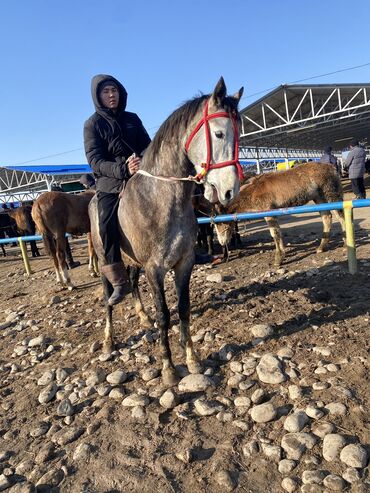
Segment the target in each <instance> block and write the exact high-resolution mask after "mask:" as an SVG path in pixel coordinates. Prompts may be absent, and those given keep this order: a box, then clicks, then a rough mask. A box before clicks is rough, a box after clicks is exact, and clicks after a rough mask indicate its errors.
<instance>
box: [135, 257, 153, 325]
mask: <svg viewBox="0 0 370 493" xmlns="http://www.w3.org/2000/svg"><path fill="white" fill-rule="evenodd" d="M129 276H130V281H131V284H132V298H133V300H134V306H135V312H136V315H137V316H138V317H139V318H140V325H141V327H143V328H144V329H150V328H152V327H153V326H154V323H153V320H151V318H150V317H149V315H148V314H147V313H146V311H145V309H144V306H143V302H142V300H141V296H140V291H139V276H140V267H132V266H130V267H129Z"/></svg>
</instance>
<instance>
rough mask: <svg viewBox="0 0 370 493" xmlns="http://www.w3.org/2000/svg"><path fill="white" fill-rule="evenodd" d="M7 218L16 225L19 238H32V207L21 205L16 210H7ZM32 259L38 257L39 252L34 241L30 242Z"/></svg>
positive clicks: (33, 228)
mask: <svg viewBox="0 0 370 493" xmlns="http://www.w3.org/2000/svg"><path fill="white" fill-rule="evenodd" d="M8 214H9V216H10V217H11V218H12V219H14V221H15V223H16V225H17V233H18V234H19V235H21V236H33V235H35V232H36V226H35V222H34V220H33V219H32V206H31V205H21V206H20V207H17V208H16V209H9V211H8ZM30 246H31V253H32V257H39V256H40V252H39V250H38V248H37V245H36V241H35V240H31V241H30Z"/></svg>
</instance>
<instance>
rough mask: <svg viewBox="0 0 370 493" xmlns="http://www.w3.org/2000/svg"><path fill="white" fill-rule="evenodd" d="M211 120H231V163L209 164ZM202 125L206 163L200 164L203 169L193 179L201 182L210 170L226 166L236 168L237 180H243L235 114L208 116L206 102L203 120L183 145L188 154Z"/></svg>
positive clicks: (210, 156)
mask: <svg viewBox="0 0 370 493" xmlns="http://www.w3.org/2000/svg"><path fill="white" fill-rule="evenodd" d="M213 118H231V121H232V124H233V127H234V141H235V144H234V159H232V160H231V161H224V162H222V163H216V164H211V158H212V149H211V136H210V131H209V124H208V121H209V120H212V119H213ZM203 124H204V129H205V133H206V142H207V161H206V162H205V163H202V164H201V167H202V168H203V169H202V171H201V172H200V173H198V174H197V176H196V177H195V178H196V179H197V180H201V179H202V178H204V177H205V175H206V174H207V173H208V171H209V170H211V169H217V168H225V167H226V166H236V169H237V170H238V176H239V179H240V180H242V179H243V178H244V175H243V169H242V167H241V166H240V163H239V159H238V158H239V129H238V122H237V118H236V113H235V112H233V113H232V114H231V115H230V114H229V113H227V112H226V111H220V112H218V113H212V115H209V114H208V101H207V102H206V104H205V105H204V111H203V118H202V119H201V120H200V122H199V123H198V124H197V126H196V127H195V128H194V130H193V131H192V132H191V134H190V135H189V138H188V140H187V141H186V144H185V150H186V152H188V150H189V146H190V143H191V141H192V140H193V138H194V137H195V135H196V134H197V132H198V130H199V129H200V128H201V127H202V125H203Z"/></svg>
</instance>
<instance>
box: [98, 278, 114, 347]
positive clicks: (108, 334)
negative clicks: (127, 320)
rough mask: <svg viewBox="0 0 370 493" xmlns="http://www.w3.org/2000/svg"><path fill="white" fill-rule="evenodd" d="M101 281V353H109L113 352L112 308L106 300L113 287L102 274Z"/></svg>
mask: <svg viewBox="0 0 370 493" xmlns="http://www.w3.org/2000/svg"><path fill="white" fill-rule="evenodd" d="M101 280H102V283H103V288H104V299H105V310H106V319H105V320H106V321H105V330H104V342H103V353H111V352H112V351H114V331H113V306H111V305H109V304H108V300H109V298H110V297H111V295H112V293H113V286H112V285H111V283H110V282H109V281H108V279H107V278H106V277H105V276H104V275H103V274H102V276H101Z"/></svg>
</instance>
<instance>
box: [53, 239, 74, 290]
mask: <svg viewBox="0 0 370 493" xmlns="http://www.w3.org/2000/svg"><path fill="white" fill-rule="evenodd" d="M56 244H57V259H58V262H59V272H60V274H61V276H62V281H63V283H64V284H65V285H66V286H67V288H68V289H69V291H72V289H73V288H74V285H73V284H72V281H71V278H70V277H69V273H68V268H67V262H66V247H67V240H66V237H65V236H64V234H59V235H58V236H57V239H56Z"/></svg>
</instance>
